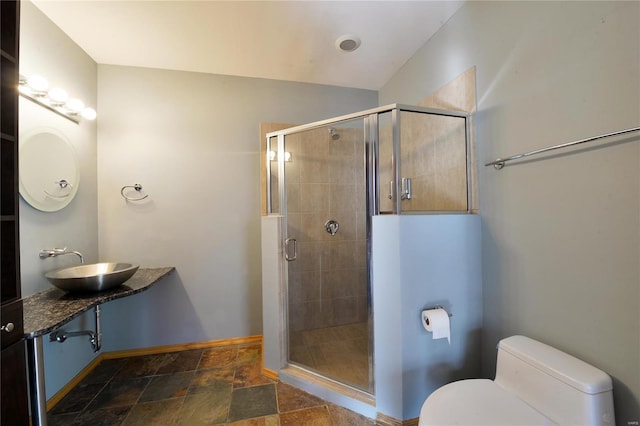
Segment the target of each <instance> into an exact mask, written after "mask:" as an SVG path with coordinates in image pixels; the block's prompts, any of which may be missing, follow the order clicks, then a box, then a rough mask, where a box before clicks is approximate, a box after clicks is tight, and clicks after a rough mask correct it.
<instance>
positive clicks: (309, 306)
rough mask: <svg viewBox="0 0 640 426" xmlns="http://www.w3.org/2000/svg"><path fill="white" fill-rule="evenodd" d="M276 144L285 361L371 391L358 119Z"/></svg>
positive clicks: (364, 199) (361, 132)
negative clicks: (281, 156) (281, 164)
mask: <svg viewBox="0 0 640 426" xmlns="http://www.w3.org/2000/svg"><path fill="white" fill-rule="evenodd" d="M284 143H285V148H284V151H285V184H284V188H285V193H286V210H285V209H282V210H283V211H285V216H286V239H287V243H286V244H285V249H286V255H287V260H288V261H287V263H286V267H287V282H288V287H287V293H288V294H287V298H288V302H287V303H288V306H287V308H288V315H287V317H288V350H289V355H288V361H289V363H292V364H296V365H299V366H301V367H303V368H306V369H309V370H311V371H315V372H318V373H320V374H322V375H323V376H326V377H329V378H332V379H335V380H337V381H339V382H342V383H344V384H347V385H350V386H353V387H356V388H358V389H361V390H364V391H367V392H372V391H373V384H372V380H371V376H372V367H371V348H372V344H371V342H370V336H371V333H370V329H371V327H370V324H369V321H370V297H369V294H370V293H369V284H368V260H367V247H368V246H367V236H368V233H367V206H366V203H367V197H366V194H367V180H366V171H365V159H366V155H365V140H364V118H358V119H352V120H347V121H342V122H338V123H334V124H331V125H326V126H323V127H316V128H312V129H309V130H304V131H301V132H298V133H293V134H287V135H286V136H285V140H284ZM287 159H288V160H287Z"/></svg>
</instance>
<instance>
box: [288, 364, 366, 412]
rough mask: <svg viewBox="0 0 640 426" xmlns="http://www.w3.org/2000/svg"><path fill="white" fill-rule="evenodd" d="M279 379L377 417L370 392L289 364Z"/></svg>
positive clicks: (330, 400)
mask: <svg viewBox="0 0 640 426" xmlns="http://www.w3.org/2000/svg"><path fill="white" fill-rule="evenodd" d="M278 378H279V380H281V381H282V382H284V383H287V384H290V385H292V386H294V387H297V388H298V389H302V390H304V391H306V392H308V393H310V394H312V395H315V396H317V397H319V398H322V399H325V400H327V401H329V402H332V403H334V404H336V405H340V406H342V407H344V408H347V409H349V410H351V411H355V412H356V413H359V414H362V415H363V416H366V417H369V418H371V419H375V418H376V398H375V396H373V395H371V394H370V393H368V392H365V391H363V390H361V389H357V388H354V387H352V386H349V385H345V384H344V383H340V382H338V381H336V380H332V379H330V378H327V377H325V376H322V375H320V374H317V373H314V372H313V371H309V370H307V369H305V368H302V367H299V366H297V365H293V364H289V365H288V366H286V367H284V368H282V369H281V370H280V372H279V375H278Z"/></svg>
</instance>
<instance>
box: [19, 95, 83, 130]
mask: <svg viewBox="0 0 640 426" xmlns="http://www.w3.org/2000/svg"><path fill="white" fill-rule="evenodd" d="M18 92H19V93H20V96H22V97H23V98H25V99H29V100H30V101H31V102H35V103H36V104H38V105H40V106H41V107H43V108H46V109H48V110H49V111H52V112H55V113H56V114H58V115H59V116H61V117H64V118H66V119H67V120H71V121H73V122H74V123H76V124H80V120H78V119H77V118H76V117H73V116H71V115H69V114H65V113H64V112H63V111H62V110H60V109H59V108H56V107H53V106H51V105H49V104H47V103H46V102H42V98H37V97H35V96H31V95H30V94H29V93H27V92H23V91H22V90H18Z"/></svg>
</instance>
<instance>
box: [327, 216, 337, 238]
mask: <svg viewBox="0 0 640 426" xmlns="http://www.w3.org/2000/svg"><path fill="white" fill-rule="evenodd" d="M324 229H326V230H327V232H328V233H330V234H331V235H336V234H337V233H338V229H340V224H339V223H338V222H336V221H335V220H333V219H329V220H328V221H326V222H325V223H324Z"/></svg>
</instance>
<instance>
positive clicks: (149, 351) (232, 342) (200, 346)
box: [47, 335, 278, 411]
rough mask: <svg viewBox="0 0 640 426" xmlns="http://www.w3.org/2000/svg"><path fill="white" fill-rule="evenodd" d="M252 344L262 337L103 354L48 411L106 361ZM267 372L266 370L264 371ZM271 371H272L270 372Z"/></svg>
mask: <svg viewBox="0 0 640 426" xmlns="http://www.w3.org/2000/svg"><path fill="white" fill-rule="evenodd" d="M251 343H260V344H261V343H262V336H261V335H257V336H247V337H234V338H231V339H219V340H208V341H205V342H192V343H178V344H175V345H165V346H153V347H150V348H140V349H127V350H123V351H113V352H103V353H101V354H100V355H98V356H97V357H95V358H94V359H93V360H92V361H91V362H90V363H89V364H88V365H87V366H86V367H85V368H83V369H82V371H80V372H79V373H78V374H76V376H75V377H74V378H73V379H71V380H70V381H69V383H67V384H66V385H64V386H63V387H62V388H61V389H60V390H59V391H58V392H56V394H55V395H53V396H52V397H51V398H50V399H49V400H48V401H47V411H50V410H51V409H52V408H53V407H55V406H56V404H58V403H59V402H60V401H61V400H62V398H64V397H65V396H67V394H68V393H69V392H71V390H72V389H73V388H74V387H75V386H76V385H77V384H78V383H80V382H81V381H82V379H84V378H85V377H87V375H89V373H91V372H92V371H93V370H94V369H95V368H96V367H97V366H98V364H100V362H102V361H103V360H105V359H117V358H128V357H130V356H141V355H154V354H163V353H168V352H180V351H188V350H191V349H208V348H215V347H221V346H231V345H244V344H251ZM263 370H266V369H263ZM269 371H270V370H269ZM274 374H275V375H276V379H275V380H277V377H278V373H275V372H274Z"/></svg>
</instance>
